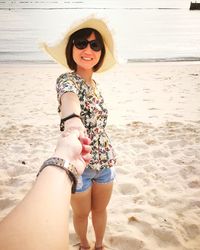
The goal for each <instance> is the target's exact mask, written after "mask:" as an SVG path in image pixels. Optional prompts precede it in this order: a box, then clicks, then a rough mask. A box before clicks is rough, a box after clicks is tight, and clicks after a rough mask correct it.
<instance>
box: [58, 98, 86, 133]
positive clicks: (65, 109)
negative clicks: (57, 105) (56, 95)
mask: <svg viewBox="0 0 200 250" xmlns="http://www.w3.org/2000/svg"><path fill="white" fill-rule="evenodd" d="M80 112H81V108H80V102H79V99H78V97H77V95H76V94H74V93H65V94H63V96H62V97H61V117H62V118H64V117H66V116H68V115H71V114H72V113H75V114H77V115H80ZM67 128H68V129H69V128H77V129H79V130H81V131H84V130H85V128H84V126H83V123H82V122H81V120H80V119H79V118H76V117H74V118H72V119H69V120H67V121H65V129H67Z"/></svg>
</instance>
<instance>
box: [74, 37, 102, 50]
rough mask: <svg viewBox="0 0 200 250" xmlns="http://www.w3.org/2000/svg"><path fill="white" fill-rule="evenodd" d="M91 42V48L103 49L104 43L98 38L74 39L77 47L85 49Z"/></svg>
mask: <svg viewBox="0 0 200 250" xmlns="http://www.w3.org/2000/svg"><path fill="white" fill-rule="evenodd" d="M88 43H89V44H90V48H91V49H92V50H94V51H100V50H101V49H102V45H101V43H100V42H99V41H97V40H92V41H88V40H86V39H77V40H74V45H75V46H76V48H77V49H85V48H86V47H87V45H88Z"/></svg>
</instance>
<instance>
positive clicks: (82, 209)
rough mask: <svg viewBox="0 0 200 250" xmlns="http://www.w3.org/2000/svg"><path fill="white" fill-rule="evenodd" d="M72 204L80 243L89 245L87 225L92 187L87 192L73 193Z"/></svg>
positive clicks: (85, 245)
mask: <svg viewBox="0 0 200 250" xmlns="http://www.w3.org/2000/svg"><path fill="white" fill-rule="evenodd" d="M71 205H72V209H73V222H74V228H75V231H76V233H77V235H78V236H79V238H80V244H81V246H84V247H88V246H89V242H88V240H87V226H88V215H89V213H90V210H91V188H89V189H88V190H86V191H85V192H81V193H76V194H74V195H72V198H71Z"/></svg>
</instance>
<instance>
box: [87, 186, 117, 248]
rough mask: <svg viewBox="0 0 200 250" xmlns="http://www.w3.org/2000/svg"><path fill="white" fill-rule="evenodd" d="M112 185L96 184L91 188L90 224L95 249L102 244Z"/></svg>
mask: <svg viewBox="0 0 200 250" xmlns="http://www.w3.org/2000/svg"><path fill="white" fill-rule="evenodd" d="M112 188H113V183H109V184H98V183H94V184H93V186H92V203H91V210H92V223H93V227H94V231H95V236H96V244H95V246H96V247H100V246H102V244H103V237H104V233H105V228H106V222H107V212H106V207H107V205H108V203H109V201H110V197H111V194H112Z"/></svg>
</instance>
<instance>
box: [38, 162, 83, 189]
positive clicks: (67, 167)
mask: <svg viewBox="0 0 200 250" xmlns="http://www.w3.org/2000/svg"><path fill="white" fill-rule="evenodd" d="M47 166H54V167H58V168H60V169H63V170H64V171H65V172H66V174H67V176H68V177H69V179H70V180H71V182H72V193H75V192H76V186H77V181H78V172H77V170H76V168H75V167H74V166H73V165H72V164H70V163H69V161H68V160H64V159H62V158H59V157H51V158H49V159H47V160H46V161H44V163H43V164H42V166H41V168H40V170H39V172H38V174H37V177H38V176H39V175H40V173H41V172H42V170H43V169H44V168H46V167H47Z"/></svg>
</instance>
